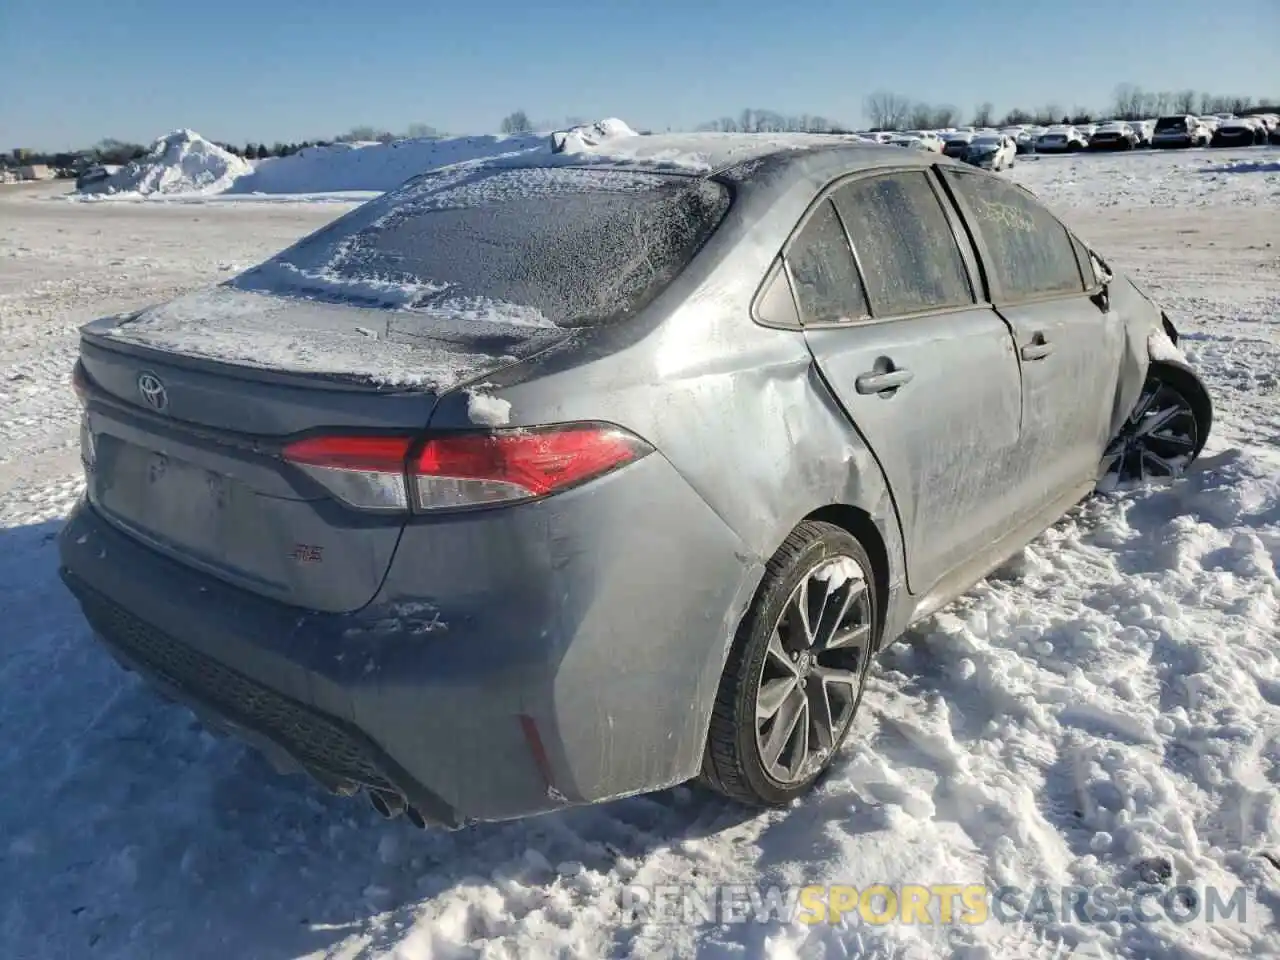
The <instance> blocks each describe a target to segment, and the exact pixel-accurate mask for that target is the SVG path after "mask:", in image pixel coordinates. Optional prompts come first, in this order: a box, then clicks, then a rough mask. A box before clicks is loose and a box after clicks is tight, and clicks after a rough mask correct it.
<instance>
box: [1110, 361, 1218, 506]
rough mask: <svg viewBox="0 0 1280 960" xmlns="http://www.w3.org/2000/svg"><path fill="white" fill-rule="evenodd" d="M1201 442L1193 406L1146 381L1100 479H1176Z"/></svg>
mask: <svg viewBox="0 0 1280 960" xmlns="http://www.w3.org/2000/svg"><path fill="white" fill-rule="evenodd" d="M1199 439H1200V438H1199V426H1198V424H1197V423H1196V415H1195V411H1194V409H1192V406H1191V402H1190V401H1189V400H1188V399H1187V397H1186V396H1184V395H1183V394H1182V392H1181V391H1179V390H1176V389H1175V388H1173V387H1172V386H1170V385H1169V384H1167V383H1164V382H1163V381H1161V380H1160V379H1159V378H1157V377H1150V378H1148V380H1147V383H1146V385H1145V386H1144V387H1143V389H1142V395H1141V396H1140V397H1139V398H1138V402H1137V404H1136V405H1135V406H1134V408H1133V412H1132V413H1131V414H1129V418H1128V419H1127V420H1126V421H1125V423H1124V426H1123V427H1122V428H1121V429H1120V433H1119V434H1118V435H1117V436H1116V438H1115V439H1114V440H1113V441H1112V442H1111V445H1110V446H1109V447H1108V448H1107V452H1106V454H1105V455H1104V456H1103V459H1102V474H1103V476H1104V477H1106V478H1107V479H1108V480H1109V481H1110V482H1112V483H1133V482H1137V483H1145V482H1147V481H1149V480H1156V479H1172V478H1176V477H1179V476H1181V475H1182V474H1183V472H1184V471H1185V470H1186V469H1187V467H1188V466H1189V465H1190V463H1191V460H1192V458H1193V456H1194V455H1195V452H1196V450H1197V449H1198V446H1199V443H1198V441H1199Z"/></svg>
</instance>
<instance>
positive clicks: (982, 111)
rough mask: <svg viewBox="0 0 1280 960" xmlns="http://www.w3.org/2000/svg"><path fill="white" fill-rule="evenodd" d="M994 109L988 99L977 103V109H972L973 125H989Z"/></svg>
mask: <svg viewBox="0 0 1280 960" xmlns="http://www.w3.org/2000/svg"><path fill="white" fill-rule="evenodd" d="M995 110H996V108H995V105H994V104H992V103H991V102H989V101H988V102H986V103H980V104H978V109H977V110H975V111H973V125H974V126H975V127H989V126H991V120H992V117H993V116H994V114H995Z"/></svg>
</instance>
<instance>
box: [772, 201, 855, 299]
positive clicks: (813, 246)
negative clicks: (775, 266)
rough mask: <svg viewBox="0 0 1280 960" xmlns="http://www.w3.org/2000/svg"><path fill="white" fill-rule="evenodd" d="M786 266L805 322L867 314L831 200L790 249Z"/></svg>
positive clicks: (850, 256) (850, 255)
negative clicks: (789, 271)
mask: <svg viewBox="0 0 1280 960" xmlns="http://www.w3.org/2000/svg"><path fill="white" fill-rule="evenodd" d="M787 266H788V267H789V268H790V270H791V280H792V283H793V285H794V287H795V294H796V300H797V302H798V303H799V306H800V320H801V322H802V323H805V324H815V323H842V322H848V321H851V320H858V319H860V318H862V317H865V316H867V301H866V298H865V297H864V296H863V293H862V282H861V281H860V280H859V279H858V268H857V265H856V264H855V263H854V261H853V251H852V250H850V249H849V241H848V239H847V238H846V237H845V234H844V227H842V226H841V225H840V221H839V219H838V218H837V217H836V211H835V208H834V207H832V206H831V201H830V200H824V201H823V202H822V205H821V206H819V207H818V209H817V210H815V211H814V213H813V216H811V217H810V218H809V221H808V222H807V223H806V224H805V225H804V227H803V229H801V231H800V233H799V234H797V235H796V238H795V240H794V241H793V242H792V244H791V247H790V248H789V249H788V250H787Z"/></svg>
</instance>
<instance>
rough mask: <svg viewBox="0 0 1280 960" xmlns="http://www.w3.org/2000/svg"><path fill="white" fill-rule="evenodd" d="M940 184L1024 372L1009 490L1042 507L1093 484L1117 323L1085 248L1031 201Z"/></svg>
mask: <svg viewBox="0 0 1280 960" xmlns="http://www.w3.org/2000/svg"><path fill="white" fill-rule="evenodd" d="M946 176H947V179H948V182H949V183H950V184H951V185H952V187H953V189H954V190H955V193H956V197H957V200H958V201H959V203H960V205H961V207H962V209H963V210H964V212H965V215H966V219H967V220H968V221H969V222H970V223H971V224H972V225H973V226H974V228H975V233H976V236H975V239H976V240H977V242H978V245H979V248H980V250H981V252H982V256H983V262H984V264H985V265H986V267H987V273H988V278H989V280H990V283H991V288H992V299H993V300H994V301H995V303H996V309H997V310H998V311H999V312H1000V314H1001V316H1003V317H1004V318H1005V320H1007V321H1008V323H1009V325H1010V327H1011V328H1012V330H1013V333H1014V338H1015V340H1016V342H1017V348H1018V360H1019V362H1020V363H1021V365H1022V384H1023V402H1022V406H1023V427H1022V440H1021V444H1020V450H1021V452H1020V455H1019V457H1018V458H1017V461H1016V471H1015V472H1014V473H1012V474H1011V475H1010V482H1011V483H1012V484H1014V485H1016V486H1018V487H1019V488H1020V489H1021V490H1022V491H1023V493H1022V494H1021V495H1020V497H1019V499H1021V500H1023V501H1027V502H1034V501H1040V502H1042V503H1048V502H1051V501H1053V500H1054V499H1056V498H1058V497H1060V496H1063V495H1065V494H1066V493H1068V492H1070V490H1072V489H1074V488H1078V487H1079V486H1080V485H1081V484H1082V483H1085V482H1088V481H1089V480H1090V479H1091V478H1095V477H1096V476H1097V471H1098V464H1099V461H1100V460H1101V458H1102V454H1103V451H1104V450H1105V448H1106V445H1107V442H1108V440H1109V439H1110V437H1109V434H1110V423H1111V414H1112V409H1113V406H1114V402H1115V391H1116V384H1117V382H1118V377H1119V369H1120V363H1121V359H1122V355H1123V350H1124V325H1123V324H1122V323H1121V322H1119V320H1118V319H1117V318H1116V317H1114V316H1113V315H1112V314H1111V311H1110V307H1109V304H1108V302H1107V300H1106V297H1105V295H1103V293H1102V292H1101V291H1099V290H1098V289H1096V288H1097V282H1096V279H1095V278H1094V276H1093V274H1092V269H1091V268H1090V267H1089V265H1088V262H1087V261H1085V260H1084V257H1085V256H1086V254H1085V253H1084V251H1083V248H1082V247H1080V246H1079V245H1078V244H1077V243H1075V242H1073V240H1072V237H1071V235H1070V233H1069V232H1068V231H1067V229H1066V227H1064V226H1063V225H1062V223H1061V222H1059V221H1058V219H1057V218H1056V217H1054V216H1053V215H1052V214H1051V213H1049V211H1048V210H1046V209H1045V208H1044V207H1043V206H1041V205H1040V204H1039V203H1038V202H1036V200H1035V199H1034V198H1033V197H1032V196H1031V195H1030V194H1029V193H1027V192H1026V191H1024V190H1022V189H1021V188H1019V187H1016V186H1013V185H1012V184H1009V183H1007V182H1006V181H1004V180H1002V179H1000V178H998V177H992V176H989V175H984V174H981V173H977V172H969V171H950V170H949V171H947V174H946ZM1082 261H1083V262H1082Z"/></svg>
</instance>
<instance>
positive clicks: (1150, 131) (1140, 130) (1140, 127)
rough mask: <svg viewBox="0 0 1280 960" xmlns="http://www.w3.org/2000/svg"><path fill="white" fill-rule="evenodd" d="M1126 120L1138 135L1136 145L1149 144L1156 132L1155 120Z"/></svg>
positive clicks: (1147, 145) (1144, 145) (1146, 145)
mask: <svg viewBox="0 0 1280 960" xmlns="http://www.w3.org/2000/svg"><path fill="white" fill-rule="evenodd" d="M1127 122H1128V124H1129V126H1130V128H1131V129H1132V130H1133V132H1134V133H1136V134H1137V135H1138V146H1140V147H1149V146H1151V138H1152V136H1153V135H1154V134H1155V132H1156V122H1155V121H1154V120H1129V121H1127Z"/></svg>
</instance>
